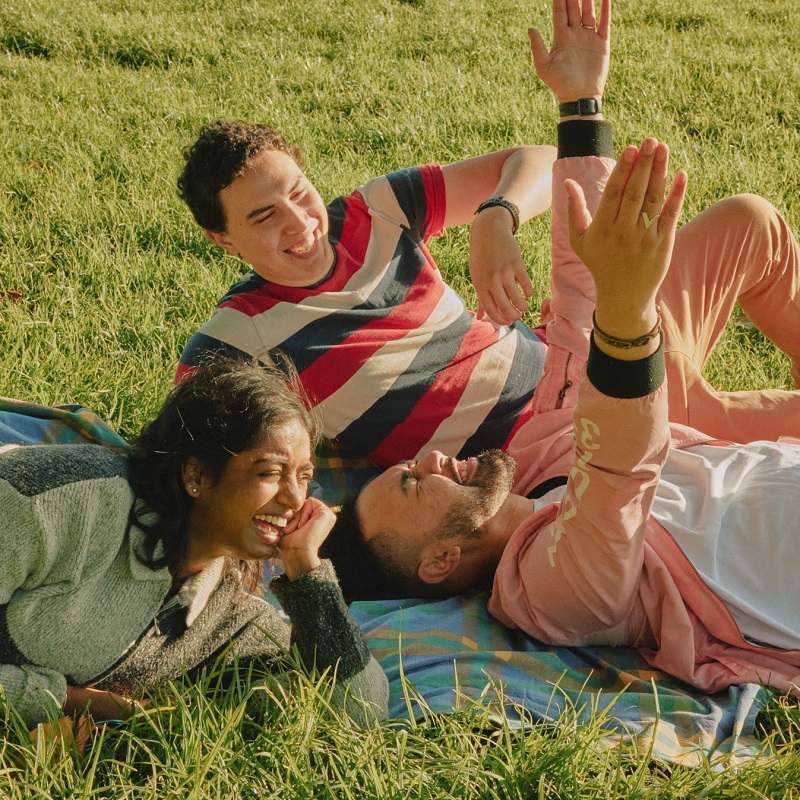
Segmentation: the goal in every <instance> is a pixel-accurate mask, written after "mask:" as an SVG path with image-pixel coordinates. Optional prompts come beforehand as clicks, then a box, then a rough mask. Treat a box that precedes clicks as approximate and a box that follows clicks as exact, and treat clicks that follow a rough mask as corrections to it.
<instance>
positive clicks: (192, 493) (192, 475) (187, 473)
mask: <svg viewBox="0 0 800 800" xmlns="http://www.w3.org/2000/svg"><path fill="white" fill-rule="evenodd" d="M181 477H182V479H183V488H184V489H185V490H186V494H188V495H189V497H193V498H195V499H197V498H198V497H199V496H200V495H201V494H202V492H203V487H204V486H206V485H208V478H207V472H206V470H205V469H204V468H203V465H202V464H201V463H200V460H199V459H198V458H196V457H195V456H191V457H190V458H187V459H186V461H184V462H183V467H182V468H181Z"/></svg>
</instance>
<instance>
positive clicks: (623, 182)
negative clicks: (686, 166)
mask: <svg viewBox="0 0 800 800" xmlns="http://www.w3.org/2000/svg"><path fill="white" fill-rule="evenodd" d="M668 166H669V150H668V148H667V146H666V145H665V144H663V143H660V142H658V141H656V140H655V139H651V138H648V139H645V140H644V142H642V146H641V148H638V147H636V146H634V145H629V146H628V147H627V148H625V150H624V151H623V152H622V155H621V156H620V158H619V161H618V162H617V165H616V167H615V168H614V171H613V172H612V173H611V176H610V177H609V179H608V183H607V184H606V189H605V191H604V192H603V196H602V197H601V199H600V203H599V205H598V207H597V212H596V213H595V216H594V219H592V217H591V215H590V213H589V210H588V208H587V206H586V200H585V198H584V195H583V190H582V189H581V187H580V186H579V185H578V184H577V183H576V182H575V181H572V180H568V181H566V182H565V188H566V191H567V196H568V200H569V228H570V244H571V245H572V249H573V250H574V251H575V253H576V255H577V256H578V257H579V258H580V259H581V261H583V263H584V264H585V265H586V267H587V268H588V270H589V272H591V274H592V277H593V278H594V282H595V286H596V288H597V306H596V312H595V314H596V320H597V324H598V326H599V327H600V328H602V329H603V330H604V331H607V332H608V333H610V334H611V335H612V336H615V337H619V338H622V339H635V338H637V337H639V336H641V335H643V334H644V333H647V332H648V331H649V330H651V329H652V328H653V327H654V325H655V324H656V322H657V311H656V305H655V299H656V293H657V292H658V288H659V286H660V285H661V282H662V281H663V279H664V276H665V275H666V273H667V269H668V268H669V261H670V258H671V256H672V247H673V244H674V241H675V231H676V229H677V226H678V218H679V216H680V211H681V206H682V205H683V199H684V196H685V194H686V181H687V177H686V173H685V172H684V171H682V170H680V171H679V172H677V173H676V175H675V178H674V179H673V181H672V185H671V187H670V190H669V194H668V195H667V198H666V200H664V192H665V189H666V186H667V168H668ZM655 344H656V345H657V342H656V343H655ZM603 349H604V348H603ZM614 355H618V356H619V357H623V356H622V355H620V354H617V353H614ZM641 356H642V354H641V353H629V354H627V356H625V357H629V358H632V357H641Z"/></svg>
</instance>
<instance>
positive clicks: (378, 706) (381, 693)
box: [270, 560, 389, 718]
mask: <svg viewBox="0 0 800 800" xmlns="http://www.w3.org/2000/svg"><path fill="white" fill-rule="evenodd" d="M270 589H271V590H272V591H273V592H274V594H275V596H276V597H277V598H278V600H279V601H280V603H281V605H282V606H283V608H284V610H285V611H286V613H287V614H288V615H289V619H290V620H291V622H292V644H294V645H296V647H297V649H298V651H299V653H300V655H301V657H302V659H303V662H304V664H305V665H306V666H307V667H309V668H314V667H315V668H316V669H319V670H324V669H327V668H333V669H335V671H336V677H337V680H338V681H340V682H342V681H344V682H349V693H350V696H351V697H355V698H357V699H359V700H360V701H361V702H362V703H364V702H365V703H367V704H369V706H371V707H372V709H373V711H372V712H371V713H372V715H373V717H374V716H377V717H378V718H382V717H385V716H386V715H387V713H388V711H387V709H388V694H389V688H388V681H387V679H386V675H385V674H384V672H383V670H382V669H381V668H380V665H379V664H378V663H377V662H376V661H375V660H374V659H373V658H372V656H371V655H370V652H369V648H368V647H367V642H366V640H365V638H364V634H363V633H362V631H361V629H360V628H359V627H358V625H357V624H356V622H355V620H353V618H352V617H351V616H350V613H349V611H348V610H347V605H346V604H345V602H344V598H343V597H342V590H341V589H340V588H339V584H338V582H337V580H336V573H335V571H334V569H333V564H331V562H330V561H328V560H323V561H322V563H321V564H320V566H319V567H317V568H316V569H315V570H312V571H311V572H308V573H306V574H305V575H303V576H301V577H300V578H297V579H296V580H293V581H290V580H289V579H288V578H287V576H286V575H281V576H279V577H277V578H275V579H274V580H273V581H272V582H271V584H270ZM348 711H350V709H348ZM350 714H351V716H353V714H352V711H350Z"/></svg>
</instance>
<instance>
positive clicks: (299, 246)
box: [289, 231, 314, 256]
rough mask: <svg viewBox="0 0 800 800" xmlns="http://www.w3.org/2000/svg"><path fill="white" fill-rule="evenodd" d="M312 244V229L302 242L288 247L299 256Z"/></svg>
mask: <svg viewBox="0 0 800 800" xmlns="http://www.w3.org/2000/svg"><path fill="white" fill-rule="evenodd" d="M313 246H314V231H311V233H310V234H309V236H308V239H306V240H305V241H304V242H300V244H297V245H295V246H294V247H290V248H289V252H290V253H294V254H295V255H298V256H301V255H303V253H307V252H308V251H309V250H310V249H311V248H312V247H313Z"/></svg>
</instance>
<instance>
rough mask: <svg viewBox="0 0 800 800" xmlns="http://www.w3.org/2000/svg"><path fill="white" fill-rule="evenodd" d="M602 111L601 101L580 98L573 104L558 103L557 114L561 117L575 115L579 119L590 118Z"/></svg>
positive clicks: (592, 98)
mask: <svg viewBox="0 0 800 800" xmlns="http://www.w3.org/2000/svg"><path fill="white" fill-rule="evenodd" d="M602 111H603V100H602V99H597V100H596V99H595V98H594V97H582V98H581V99H580V100H576V101H575V102H574V103H560V104H559V106H558V113H559V114H560V115H561V116H562V117H571V116H573V115H575V114H577V115H578V116H581V117H590V116H592V114H600V113H602Z"/></svg>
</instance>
